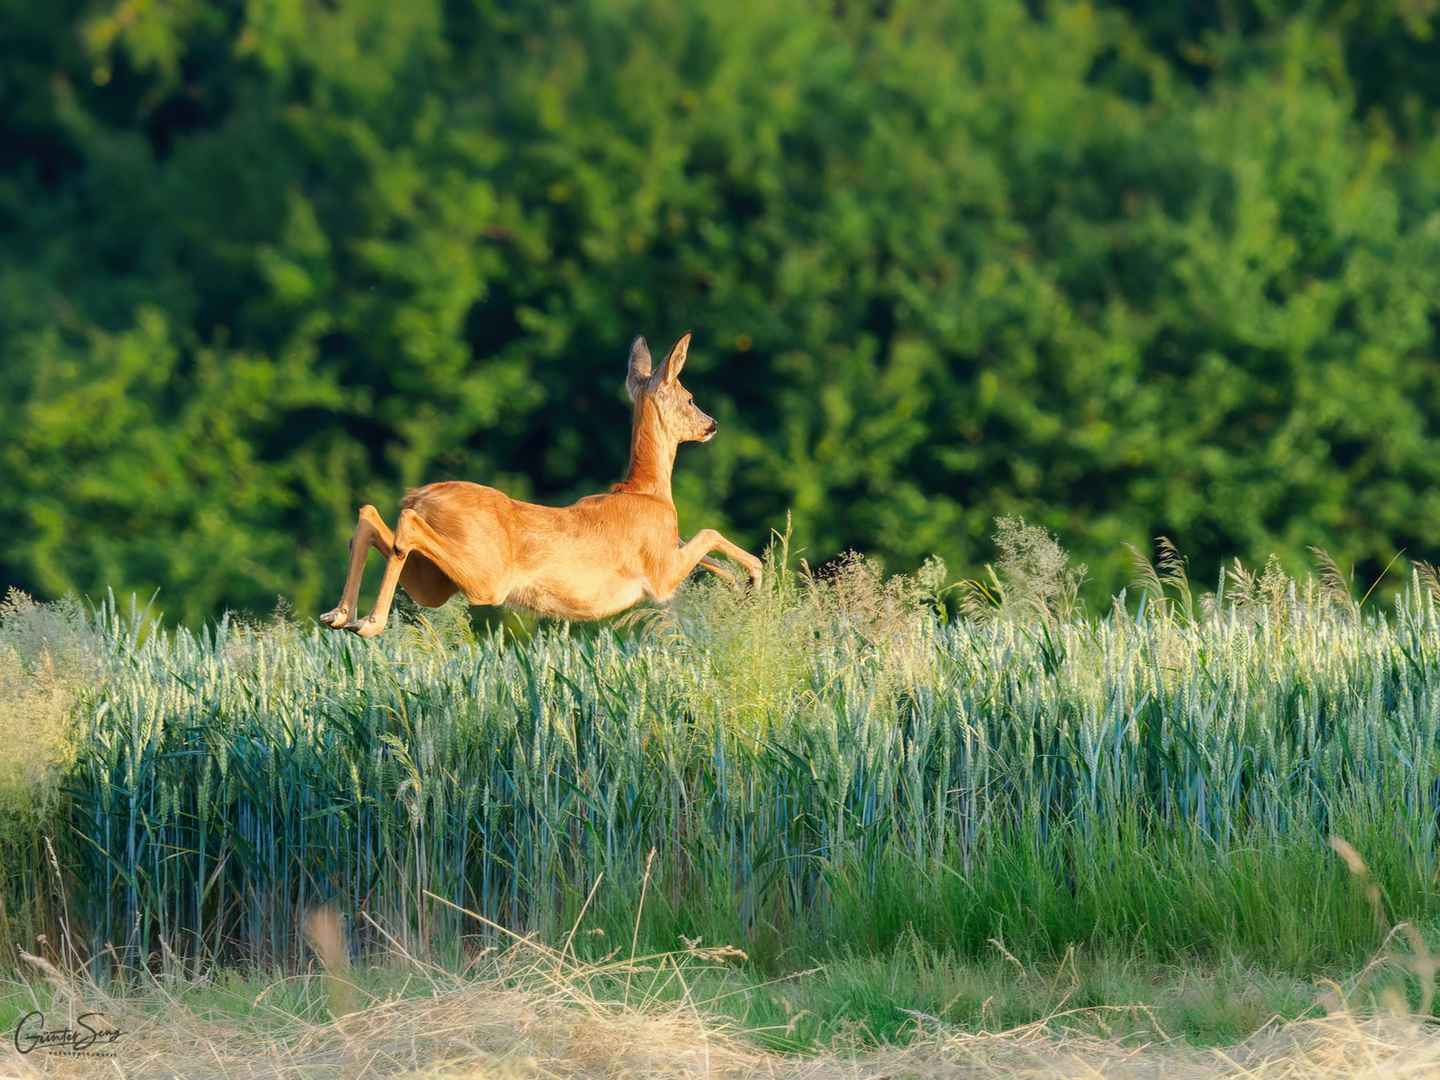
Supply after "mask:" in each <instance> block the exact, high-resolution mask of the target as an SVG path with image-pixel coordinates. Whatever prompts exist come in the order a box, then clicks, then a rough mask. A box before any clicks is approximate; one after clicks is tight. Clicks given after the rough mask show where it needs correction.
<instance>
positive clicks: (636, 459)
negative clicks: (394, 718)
mask: <svg viewBox="0 0 1440 1080" xmlns="http://www.w3.org/2000/svg"><path fill="white" fill-rule="evenodd" d="M689 347H690V335H689V334H686V335H685V336H684V337H683V338H681V339H680V340H679V341H678V342H676V343H675V347H674V348H672V349H671V350H670V353H669V355H668V356H666V358H665V360H664V362H663V363H662V364H661V365H660V367H659V369H658V370H657V371H655V372H653V373H652V372H651V361H650V351H649V349H647V348H646V346H645V339H644V338H636V339H635V343H634V344H633V345H632V346H631V347H630V374H629V377H628V378H627V379H626V387H627V389H628V390H629V391H630V397H631V399H632V400H633V401H634V402H635V415H634V421H633V425H632V428H631V438H630V467H629V470H628V472H627V473H626V476H625V479H624V480H622V481H621V482H620V483H618V484H616V485H615V487H614V488H613V489H612V490H611V491H610V493H609V494H606V495H590V496H587V497H586V498H583V499H581V500H580V501H579V502H577V503H575V505H573V506H566V507H550V506H536V505H534V504H532V503H523V502H517V501H516V500H514V499H512V498H510V497H509V496H507V495H505V494H503V493H502V492H499V491H496V490H495V489H494V488H488V487H483V486H481V485H480V484H470V483H464V482H461V481H449V482H446V483H440V484H427V485H426V486H425V487H421V488H415V489H414V490H412V491H410V492H409V493H407V494H406V496H405V497H404V498H403V499H402V500H400V517H399V520H398V521H397V522H396V526H395V531H394V532H393V533H392V532H391V531H390V529H389V528H388V527H387V526H386V524H385V522H384V521H383V520H381V518H380V515H379V513H378V512H376V510H375V508H374V507H373V506H364V507H361V509H360V521H359V524H357V525H356V527H355V535H354V536H353V537H352V538H351V540H350V571H349V574H348V575H347V577H346V580H345V592H344V595H343V596H342V597H341V599H340V603H339V605H338V606H337V607H336V608H335V609H334V610H333V611H327V612H326V613H325V614H324V615H322V616H320V619H321V621H322V622H324V623H326V624H327V625H329V626H331V627H334V628H335V629H345V630H353V631H354V632H355V633H357V634H360V635H361V636H362V637H373V636H374V635H375V634H378V633H380V631H381V630H383V629H385V623H386V622H387V620H388V619H389V616H390V605H391V603H392V601H393V600H394V597H395V588H396V586H397V585H400V586H404V588H405V591H406V592H407V593H409V594H410V595H411V596H412V597H413V598H414V599H415V602H416V603H418V604H422V605H424V606H425V607H439V606H440V605H441V604H443V603H445V601H446V600H448V599H450V597H452V596H453V595H455V593H457V592H459V593H462V594H463V595H464V596H465V598H466V599H467V600H469V601H470V603H472V604H513V605H515V606H516V607H522V608H528V609H529V610H531V611H535V612H539V613H540V614H542V615H554V616H558V617H560V618H565V619H599V618H603V617H604V616H606V615H613V614H615V613H616V612H618V611H623V610H625V609H626V608H628V607H630V606H631V605H632V604H634V603H636V602H637V601H638V600H640V598H641V597H649V598H651V599H653V600H666V599H669V597H670V596H671V595H673V594H674V592H675V589H676V588H677V587H678V586H679V584H680V582H682V581H684V580H685V578H686V577H687V576H689V574H690V572H691V571H692V570H694V569H695V568H696V567H697V566H701V567H704V568H705V569H707V570H710V571H711V572H713V573H717V574H720V575H722V576H724V577H726V578H729V579H730V580H731V581H733V580H734V578H733V576H732V575H731V574H730V572H729V571H728V570H727V569H725V568H724V567H723V566H721V565H720V564H719V563H717V562H715V561H714V560H713V559H709V558H707V556H708V555H709V554H710V552H712V551H719V552H721V553H723V554H725V555H728V556H729V557H730V558H732V559H734V560H735V561H736V562H738V563H740V565H741V566H743V567H744V568H745V571H746V573H747V574H748V575H749V577H750V581H751V583H752V584H758V583H759V581H760V570H761V563H760V560H759V559H757V558H756V557H755V556H754V555H751V554H750V553H749V552H747V551H743V550H742V549H740V548H738V547H736V546H735V545H734V544H732V543H730V541H728V540H726V539H725V538H724V537H723V536H721V535H720V534H719V533H718V532H716V531H715V530H714V529H702V530H701V531H700V532H699V533H697V534H696V535H695V537H694V538H693V539H692V540H691V541H690V542H689V543H682V542H681V540H680V534H679V531H678V524H677V519H676V515H675V503H674V501H673V500H672V499H671V497H670V476H671V472H672V470H673V468H674V465H675V451H676V448H677V447H678V446H679V445H680V443H682V442H688V441H698V442H705V441H707V440H709V439H710V438H711V437H713V436H714V434H715V429H716V424H715V421H714V420H712V419H711V418H710V417H708V416H706V415H705V414H704V413H703V412H701V411H700V410H699V409H698V408H697V407H696V406H695V403H694V400H693V399H692V398H691V396H690V393H689V392H688V391H687V390H686V389H685V388H684V387H683V386H681V385H680V378H679V376H680V369H681V368H682V367H683V366H684V364H685V356H686V353H687V351H688V349H689ZM371 547H374V548H376V549H377V550H378V551H379V552H380V554H381V555H382V556H383V557H384V559H385V576H384V578H383V579H382V581H381V583H380V595H379V596H378V597H377V598H376V600H375V608H374V610H372V611H371V612H370V614H369V615H367V616H366V617H365V618H363V619H356V618H355V611H356V607H357V605H358V604H359V600H360V579H361V576H362V575H363V573H364V571H365V557H366V556H367V555H368V554H369V552H370V548H371Z"/></svg>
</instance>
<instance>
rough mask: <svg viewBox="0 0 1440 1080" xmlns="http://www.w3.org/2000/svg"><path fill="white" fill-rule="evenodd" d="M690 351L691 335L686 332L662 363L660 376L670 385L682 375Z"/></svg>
mask: <svg viewBox="0 0 1440 1080" xmlns="http://www.w3.org/2000/svg"><path fill="white" fill-rule="evenodd" d="M689 351H690V335H689V333H686V335H685V336H684V337H682V338H681V339H680V340H679V341H677V342H675V344H674V346H672V347H671V349H670V355H669V356H667V357H665V362H664V363H663V364H661V365H660V377H661V378H662V379H663V380H664V382H665V384H666V385H667V386H668V385H669V384H670V383H673V382H674V381H675V380H676V379H678V378H679V377H680V369H681V368H683V367H684V366H685V356H686V354H687V353H689Z"/></svg>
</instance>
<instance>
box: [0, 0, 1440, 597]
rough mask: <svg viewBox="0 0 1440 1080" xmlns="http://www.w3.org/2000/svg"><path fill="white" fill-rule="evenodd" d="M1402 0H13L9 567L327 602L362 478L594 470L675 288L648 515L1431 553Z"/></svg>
mask: <svg viewBox="0 0 1440 1080" xmlns="http://www.w3.org/2000/svg"><path fill="white" fill-rule="evenodd" d="M1429 10H1430V9H1429V7H1427V6H1426V5H1423V4H1414V3H1399V2H1398V0H1387V2H1382V3H1374V4H1367V5H1341V4H1338V3H1322V4H1303V5H1302V4H1298V3H1296V4H1289V5H1285V4H1268V3H1267V4H1263V5H1261V4H1258V3H1257V4H1253V5H1252V4H1249V3H1245V2H1242V0H1235V2H1234V3H1228V4H1223V3H1215V4H1213V5H1212V4H1207V3H1195V4H1191V3H1187V4H1184V5H1175V4H1169V3H1157V4H1146V3H1131V4H1127V5H1123V6H1121V7H1113V6H1106V5H1092V4H1090V3H1062V2H1058V0H1055V2H1048V3H1029V4H1024V3H1021V2H1020V0H965V2H958V0H957V2H954V3H938V4H937V3H910V2H897V3H893V4H874V5H867V4H854V3H833V2H829V0H827V2H825V3H810V2H803V0H780V2H770V3H763V4H762V3H754V4H750V3H731V2H724V3H709V2H704V0H694V2H689V3H683V4H672V3H660V2H658V0H657V2H642V0H581V2H576V3H566V4H557V3H542V2H513V3H500V2H491V0H414V2H408V3H404V4H397V3H392V2H389V0H343V2H340V3H336V4H307V3H302V2H300V0H249V2H246V3H241V2H239V0H175V2H170V3H154V4H148V3H146V4H142V3H138V2H135V0H126V2H123V3H116V2H115V0H93V2H81V0H71V2H69V3H61V2H56V3H51V4H34V3H27V2H24V0H4V2H3V4H0V12H3V15H0V402H3V409H4V416H5V421H6V422H5V423H4V424H3V426H0V530H3V533H4V536H5V541H6V542H5V544H4V545H3V547H0V578H3V580H4V581H5V582H7V583H11V584H17V585H21V586H24V587H26V588H28V589H29V590H31V591H33V592H35V593H37V594H40V595H45V596H56V595H59V594H61V593H63V592H65V591H66V590H70V589H78V590H81V591H83V592H88V593H91V594H92V595H95V594H98V592H99V591H101V590H103V588H104V587H105V586H107V585H109V586H114V587H116V588H117V589H126V590H128V589H130V588H132V587H133V588H142V589H146V590H148V589H149V588H151V587H153V586H161V587H162V588H163V589H164V592H163V593H162V594H161V595H162V600H161V606H162V607H163V608H164V609H165V610H166V611H167V612H168V613H169V614H170V615H172V616H176V617H180V618H182V619H184V620H185V621H187V622H189V623H191V624H197V623H198V622H199V621H200V620H201V619H202V618H203V617H204V616H206V615H207V614H215V613H218V612H219V611H220V610H221V609H223V608H224V607H226V606H235V607H249V608H260V609H264V610H268V609H269V608H270V607H271V606H272V605H273V603H274V597H275V595H276V594H277V593H283V594H286V595H287V596H289V597H290V598H291V599H292V600H293V601H294V602H295V604H296V605H297V607H298V608H299V609H300V610H302V611H306V612H309V611H313V610H318V609H317V607H316V605H325V604H328V603H329V602H330V601H332V600H333V596H331V595H329V594H330V593H331V592H332V591H334V590H336V589H337V588H338V581H339V577H340V575H341V573H342V570H343V553H344V541H345V540H346V538H347V537H348V535H349V531H350V529H351V527H352V525H353V521H354V514H355V511H356V509H357V507H358V505H359V504H360V503H361V502H363V501H366V500H369V501H374V502H376V503H377V504H379V505H381V506H382V507H384V506H386V505H388V504H392V503H393V500H394V499H395V497H396V496H397V495H398V494H399V493H400V492H401V490H402V489H403V488H404V487H405V486H407V485H412V484H416V483H420V482H424V481H428V480H434V479H441V478H447V477H457V478H467V479H474V480H479V481H482V482H488V483H493V484H496V485H498V486H501V487H503V488H505V489H506V490H508V491H510V492H512V493H514V494H517V495H519V496H522V497H534V498H539V499H544V500H561V499H568V498H570V497H572V496H574V495H577V494H580V493H583V492H588V491H593V490H596V489H597V488H599V487H601V486H602V485H604V484H606V483H608V482H609V481H611V480H613V479H615V478H617V476H618V474H619V472H620V471H621V469H622V468H623V465H624V461H625V442H626V436H627V413H626V410H625V407H624V403H623V395H622V390H621V375H622V370H623V369H622V365H623V361H624V355H625V352H624V350H625V345H626V343H627V342H628V340H629V338H630V337H631V336H632V335H633V334H635V333H636V332H643V333H646V334H647V335H649V336H650V337H651V338H652V340H655V339H658V340H660V341H662V342H664V343H665V344H668V343H669V341H670V340H673V339H674V338H675V337H676V336H678V334H679V333H681V332H682V331H684V330H686V329H694V330H695V332H696V346H695V349H694V350H693V351H692V354H691V362H690V366H689V368H687V376H688V377H689V380H690V382H691V383H692V385H693V387H694V389H695V390H696V393H697V396H698V397H699V399H700V401H701V402H702V403H703V404H705V406H706V407H707V408H708V409H710V410H711V411H712V412H713V413H714V414H715V415H717V417H718V418H719V419H720V421H721V435H720V437H719V438H718V439H717V440H716V441H715V442H713V443H711V444H709V445H708V446H706V447H705V448H704V449H703V450H702V449H695V448H687V449H685V450H682V452H681V457H680V468H679V473H678V476H677V490H676V495H677V502H678V503H679V506H680V511H681V523H682V529H684V530H686V531H687V532H689V531H693V530H695V529H697V528H699V527H701V526H703V525H710V526H718V527H721V528H724V529H726V530H729V531H731V532H732V533H733V535H734V536H735V538H736V539H737V540H739V541H741V542H744V543H746V544H747V545H749V546H752V547H755V546H759V545H761V544H762V543H763V542H764V541H765V539H766V538H767V537H768V535H769V531H770V529H772V528H776V527H780V528H783V526H784V520H785V515H786V513H787V512H790V513H792V514H793V520H794V530H795V539H796V543H797V545H799V546H802V547H805V548H806V549H807V555H808V557H809V558H811V560H812V561H818V560H821V559H824V558H828V557H829V556H830V555H832V554H834V553H835V552H837V551H839V550H841V549H843V548H845V547H847V546H855V547H858V548H860V549H861V550H866V551H869V552H873V553H876V554H878V555H881V556H884V557H886V558H887V559H888V561H889V564H890V565H891V567H892V568H894V569H910V568H913V567H914V566H916V565H918V564H919V562H920V561H921V560H922V559H923V557H924V556H925V555H926V554H928V553H930V552H937V553H940V554H942V555H944V556H946V557H947V558H948V559H949V560H950V562H951V564H952V566H956V567H958V568H961V569H967V570H968V569H972V568H973V567H975V566H976V565H977V564H978V562H980V561H982V560H983V559H984V558H986V557H988V553H989V551H988V543H987V541H986V540H985V537H987V536H988V535H989V533H990V531H991V522H992V519H993V518H994V517H995V516H997V515H998V514H1004V513H1025V514H1027V515H1028V516H1029V517H1030V519H1031V520H1040V521H1044V522H1046V523H1047V524H1049V525H1050V526H1051V527H1052V528H1055V529H1057V530H1058V531H1059V532H1060V533H1061V534H1062V536H1063V537H1064V538H1065V539H1066V542H1067V543H1068V544H1069V545H1070V546H1071V547H1072V548H1073V549H1074V550H1076V552H1077V554H1079V555H1080V556H1082V557H1083V558H1085V559H1086V560H1087V561H1088V562H1089V564H1090V566H1091V568H1092V575H1093V577H1094V579H1095V590H1096V591H1095V593H1094V597H1095V598H1099V597H1104V596H1108V594H1109V592H1110V591H1112V590H1113V589H1114V588H1117V587H1118V585H1119V584H1120V580H1119V575H1120V569H1119V567H1118V564H1117V563H1116V562H1115V560H1114V558H1113V553H1114V552H1115V551H1116V550H1118V548H1119V544H1120V542H1121V541H1131V542H1136V543H1143V542H1145V541H1146V539H1147V538H1148V537H1151V536H1154V535H1156V534H1157V533H1162V532H1163V533H1165V534H1167V535H1169V536H1171V537H1173V538H1175V539H1176V540H1177V541H1178V542H1179V544H1180V546H1181V547H1182V548H1183V549H1185V550H1186V551H1188V552H1191V553H1192V554H1193V555H1195V557H1196V559H1197V566H1198V567H1199V568H1200V569H1201V570H1202V572H1204V573H1206V575H1207V576H1208V574H1209V572H1210V568H1213V567H1214V565H1215V562H1216V560H1218V559H1219V558H1220V557H1221V556H1224V555H1229V554H1240V555H1244V556H1246V557H1247V558H1257V559H1263V558H1264V557H1265V556H1266V554H1267V553H1268V552H1269V551H1271V550H1278V551H1279V552H1280V553H1281V555H1282V556H1283V557H1284V558H1286V559H1295V558H1297V557H1298V556H1299V555H1301V554H1302V550H1301V549H1302V546H1303V545H1304V544H1307V543H1318V544H1322V545H1325V546H1327V547H1329V548H1330V550H1332V551H1333V552H1335V553H1336V555H1337V557H1339V558H1340V559H1341V561H1342V562H1350V561H1358V562H1360V563H1361V566H1362V573H1368V574H1370V575H1371V576H1373V575H1374V574H1375V573H1376V572H1378V571H1379V569H1380V567H1381V566H1383V565H1384V564H1385V563H1387V562H1388V561H1389V559H1390V557H1391V556H1392V555H1393V554H1394V552H1395V551H1396V550H1398V549H1399V548H1407V549H1409V551H1410V553H1411V554H1412V555H1418V556H1424V557H1429V558H1434V557H1435V555H1436V553H1437V550H1440V483H1437V480H1440V453H1437V451H1440V446H1437V438H1436V431H1435V417H1436V415H1437V405H1440V402H1437V393H1440V386H1437V366H1436V348H1435V341H1434V325H1435V319H1436V314H1437V303H1440V300H1437V298H1440V214H1437V211H1440V181H1437V177H1440V169H1437V167H1436V166H1437V163H1440V141H1437V140H1436V137H1435V132H1434V117H1435V115H1436V105H1437V102H1440V88H1437V85H1436V77H1435V76H1434V72H1435V71H1440V46H1437V44H1436V39H1435V38H1434V37H1433V35H1432V32H1431V31H1432V27H1431V24H1430V22H1429V21H1428V20H1429V19H1430V18H1431V16H1429V15H1428V14H1427V12H1428V11H1429Z"/></svg>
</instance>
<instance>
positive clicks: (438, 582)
mask: <svg viewBox="0 0 1440 1080" xmlns="http://www.w3.org/2000/svg"><path fill="white" fill-rule="evenodd" d="M400 587H401V588H402V589H404V590H405V591H406V592H407V593H409V594H410V596H411V598H412V599H413V600H414V601H415V602H416V603H417V604H419V605H420V606H421V607H439V606H440V605H441V604H443V603H445V601H446V600H449V599H450V597H452V596H454V595H455V594H456V593H457V592H459V591H460V586H458V585H456V584H455V582H453V581H451V580H450V578H449V577H448V576H446V574H445V571H443V570H441V569H440V567H438V566H436V565H435V563H434V562H433V561H432V560H431V559H429V558H428V557H426V556H424V555H422V554H420V552H418V551H412V552H410V554H409V555H408V556H407V557H406V559H405V565H404V566H403V567H402V568H401V570H400Z"/></svg>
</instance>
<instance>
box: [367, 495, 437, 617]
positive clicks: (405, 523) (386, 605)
mask: <svg viewBox="0 0 1440 1080" xmlns="http://www.w3.org/2000/svg"><path fill="white" fill-rule="evenodd" d="M416 556H418V558H415V570H413V571H411V574H410V576H409V577H408V579H404V580H407V584H406V586H405V591H406V592H409V593H410V595H411V596H413V597H415V600H416V601H417V602H418V603H421V604H425V606H427V607H437V606H438V604H443V603H444V602H445V601H446V600H448V599H449V598H450V596H451V594H453V593H454V592H455V591H456V585H455V582H454V581H453V580H452V579H451V578H450V577H449V576H448V575H447V574H446V573H445V571H444V570H443V569H442V567H443V566H444V565H445V564H446V563H447V562H448V561H449V560H448V558H447V556H446V553H445V547H444V544H443V542H442V541H441V540H440V538H439V537H438V536H436V535H435V532H434V530H432V529H431V528H430V526H429V525H427V524H425V519H424V518H422V517H421V516H420V515H419V514H417V513H416V512H415V511H414V510H411V509H409V508H408V507H407V508H406V509H404V510H401V511H400V520H399V521H398V522H397V523H396V525H395V533H394V536H393V538H392V539H391V541H390V553H389V555H387V556H386V559H385V576H384V577H383V578H382V579H381V580H380V595H379V596H377V597H376V598H375V607H374V608H373V609H372V610H371V612H370V614H369V615H367V616H365V618H363V619H356V620H355V621H354V622H349V623H346V624H345V629H346V630H353V631H354V632H355V633H357V634H359V635H360V636H361V637H374V636H375V635H376V634H378V633H380V631H382V630H384V629H385V624H386V623H387V622H389V621H390V605H391V604H392V603H393V602H394V600H395V587H396V586H397V585H399V584H400V582H401V581H402V577H401V575H402V574H404V573H405V571H406V569H407V567H408V566H409V565H410V564H409V562H408V561H407V560H409V559H411V558H412V557H416ZM432 575H434V576H433V577H432ZM412 583H413V584H414V586H415V589H412V588H411V584H412ZM445 589H449V590H450V591H449V592H444V590H445ZM415 590H419V591H420V592H423V593H424V594H425V596H424V597H423V598H422V597H421V596H420V595H417V592H416V591H415ZM442 592H443V593H444V595H440V594H441V593H442ZM436 597H439V602H438V604H436V603H430V601H431V600H434V599H435V598H436Z"/></svg>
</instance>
